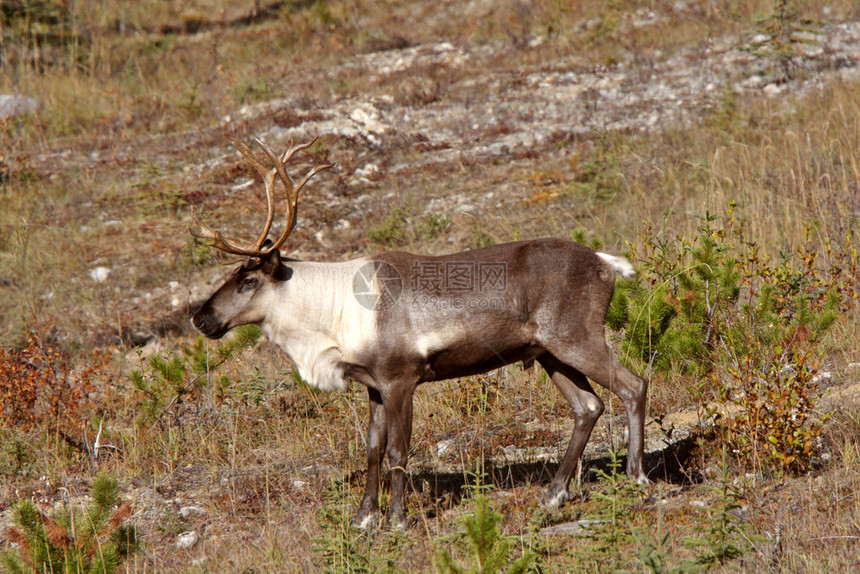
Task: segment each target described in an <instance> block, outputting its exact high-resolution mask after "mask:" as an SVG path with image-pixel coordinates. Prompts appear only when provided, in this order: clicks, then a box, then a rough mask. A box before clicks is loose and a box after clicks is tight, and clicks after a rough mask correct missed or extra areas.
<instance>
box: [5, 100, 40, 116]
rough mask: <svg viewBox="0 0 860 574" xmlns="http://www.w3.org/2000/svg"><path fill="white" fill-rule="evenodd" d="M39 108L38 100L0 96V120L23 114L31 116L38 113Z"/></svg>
mask: <svg viewBox="0 0 860 574" xmlns="http://www.w3.org/2000/svg"><path fill="white" fill-rule="evenodd" d="M41 108H42V103H41V102H40V101H39V100H34V99H33V98H28V97H25V96H10V95H7V94H0V120H5V119H6V118H10V117H14V116H20V115H23V114H31V113H33V112H37V111H39V110H40V109H41Z"/></svg>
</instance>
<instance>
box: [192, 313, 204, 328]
mask: <svg viewBox="0 0 860 574" xmlns="http://www.w3.org/2000/svg"><path fill="white" fill-rule="evenodd" d="M191 326H192V327H194V328H195V329H197V330H198V331H201V332H202V331H203V330H204V329H203V328H204V327H205V326H206V322H205V321H203V319H202V318H201V317H200V314H199V313H195V314H193V315H192V316H191Z"/></svg>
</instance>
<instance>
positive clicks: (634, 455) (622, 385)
mask: <svg viewBox="0 0 860 574" xmlns="http://www.w3.org/2000/svg"><path fill="white" fill-rule="evenodd" d="M595 332H596V333H597V334H595V335H591V336H590V337H587V342H586V343H584V344H583V343H581V342H580V343H579V344H578V345H574V344H572V343H569V344H566V345H564V344H559V343H560V342H559V341H555V342H554V343H553V344H552V346H551V347H549V348H548V351H549V352H550V353H551V354H552V355H553V356H554V357H555V358H557V359H558V360H559V361H561V362H562V363H563V364H565V365H568V366H569V367H570V368H572V369H573V370H574V371H576V372H578V373H581V374H583V375H585V376H586V377H588V378H589V379H591V380H592V381H594V382H595V383H597V384H599V385H600V386H602V387H605V388H607V389H609V390H610V391H612V392H613V393H614V394H615V395H617V396H618V398H620V399H621V402H622V403H623V404H624V409H625V410H626V412H627V424H628V429H629V442H628V445H627V474H628V476H630V477H631V478H635V479H636V480H637V481H638V482H639V483H640V484H646V483H648V482H649V480H648V477H647V476H646V475H645V463H644V460H645V401H646V396H647V392H648V382H647V381H646V380H644V379H642V378H641V377H639V376H637V375H636V374H634V373H633V372H632V371H630V369H628V368H627V367H625V366H624V365H622V364H621V361H619V360H618V358H617V357H616V356H615V353H613V352H612V349H610V348H609V345H607V344H606V339H605V338H604V334H603V329H602V328H601V329H599V330H595ZM568 349H572V351H568ZM553 381H555V379H553ZM556 384H558V383H556ZM562 392H563V391H562ZM568 400H570V399H568ZM574 410H575V409H574ZM578 416H579V413H577V417H578ZM595 420H596V419H595ZM574 436H575V437H576V435H574ZM582 446H585V445H584V444H583V445H582Z"/></svg>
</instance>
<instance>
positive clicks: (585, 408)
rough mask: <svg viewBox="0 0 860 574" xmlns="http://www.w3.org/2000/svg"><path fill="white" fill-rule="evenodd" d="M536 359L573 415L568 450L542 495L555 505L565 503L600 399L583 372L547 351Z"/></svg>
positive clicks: (600, 410)
mask: <svg viewBox="0 0 860 574" xmlns="http://www.w3.org/2000/svg"><path fill="white" fill-rule="evenodd" d="M537 360H538V362H539V363H540V364H541V366H542V367H543V368H544V370H545V371H546V372H547V374H549V376H550V378H551V379H552V382H553V383H555V386H556V387H558V390H559V391H561V394H562V395H564V398H565V399H567V402H568V403H569V404H570V407H571V408H572V409H573V413H574V415H575V416H576V422H575V423H574V428H573V436H571V437H570V444H569V445H568V446H567V452H565V454H564V458H563V459H562V461H561V464H560V465H559V467H558V471H557V472H556V473H555V477H554V478H553V479H552V482H550V484H549V488H547V490H546V494H545V504H546V506H548V507H550V508H555V507H558V506H561V505H562V504H564V503H565V502H566V501H567V500H569V498H570V493H569V491H568V485H569V484H570V479H571V477H572V476H573V473H574V472H575V471H576V468H577V462H578V461H579V457H580V456H582V451H583V450H584V449H585V444H586V443H587V442H588V438H589V437H590V436H591V431H592V429H593V428H594V424H595V423H596V422H597V419H598V418H600V415H601V414H602V413H603V401H601V400H600V398H599V397H598V396H597V395H596V394H595V393H594V389H592V388H591V384H590V383H589V382H588V379H587V378H585V375H583V374H582V373H580V372H579V371H577V370H576V369H574V368H573V367H570V366H568V365H566V364H564V363H562V362H561V361H559V360H558V359H556V358H555V357H553V356H552V355H550V354H548V353H547V354H544V355H541V356H540V357H538V359H537Z"/></svg>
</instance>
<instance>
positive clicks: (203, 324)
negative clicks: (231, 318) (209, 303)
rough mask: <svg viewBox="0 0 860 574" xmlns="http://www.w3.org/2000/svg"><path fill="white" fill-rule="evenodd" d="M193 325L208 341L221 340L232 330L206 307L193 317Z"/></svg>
mask: <svg viewBox="0 0 860 574" xmlns="http://www.w3.org/2000/svg"><path fill="white" fill-rule="evenodd" d="M191 325H193V326H194V328H195V329H197V330H198V331H200V332H201V333H202V334H203V336H204V337H206V338H207V339H220V338H221V337H223V336H224V335H225V334H226V333H227V331H229V330H230V329H228V328H227V327H226V325H225V324H224V322H223V321H220V320H218V318H217V317H215V315H214V313H212V312H211V311H208V310H207V309H206V307H205V306H204V307H203V308H201V309H200V310H198V311H197V312H196V313H194V315H192V316H191Z"/></svg>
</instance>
